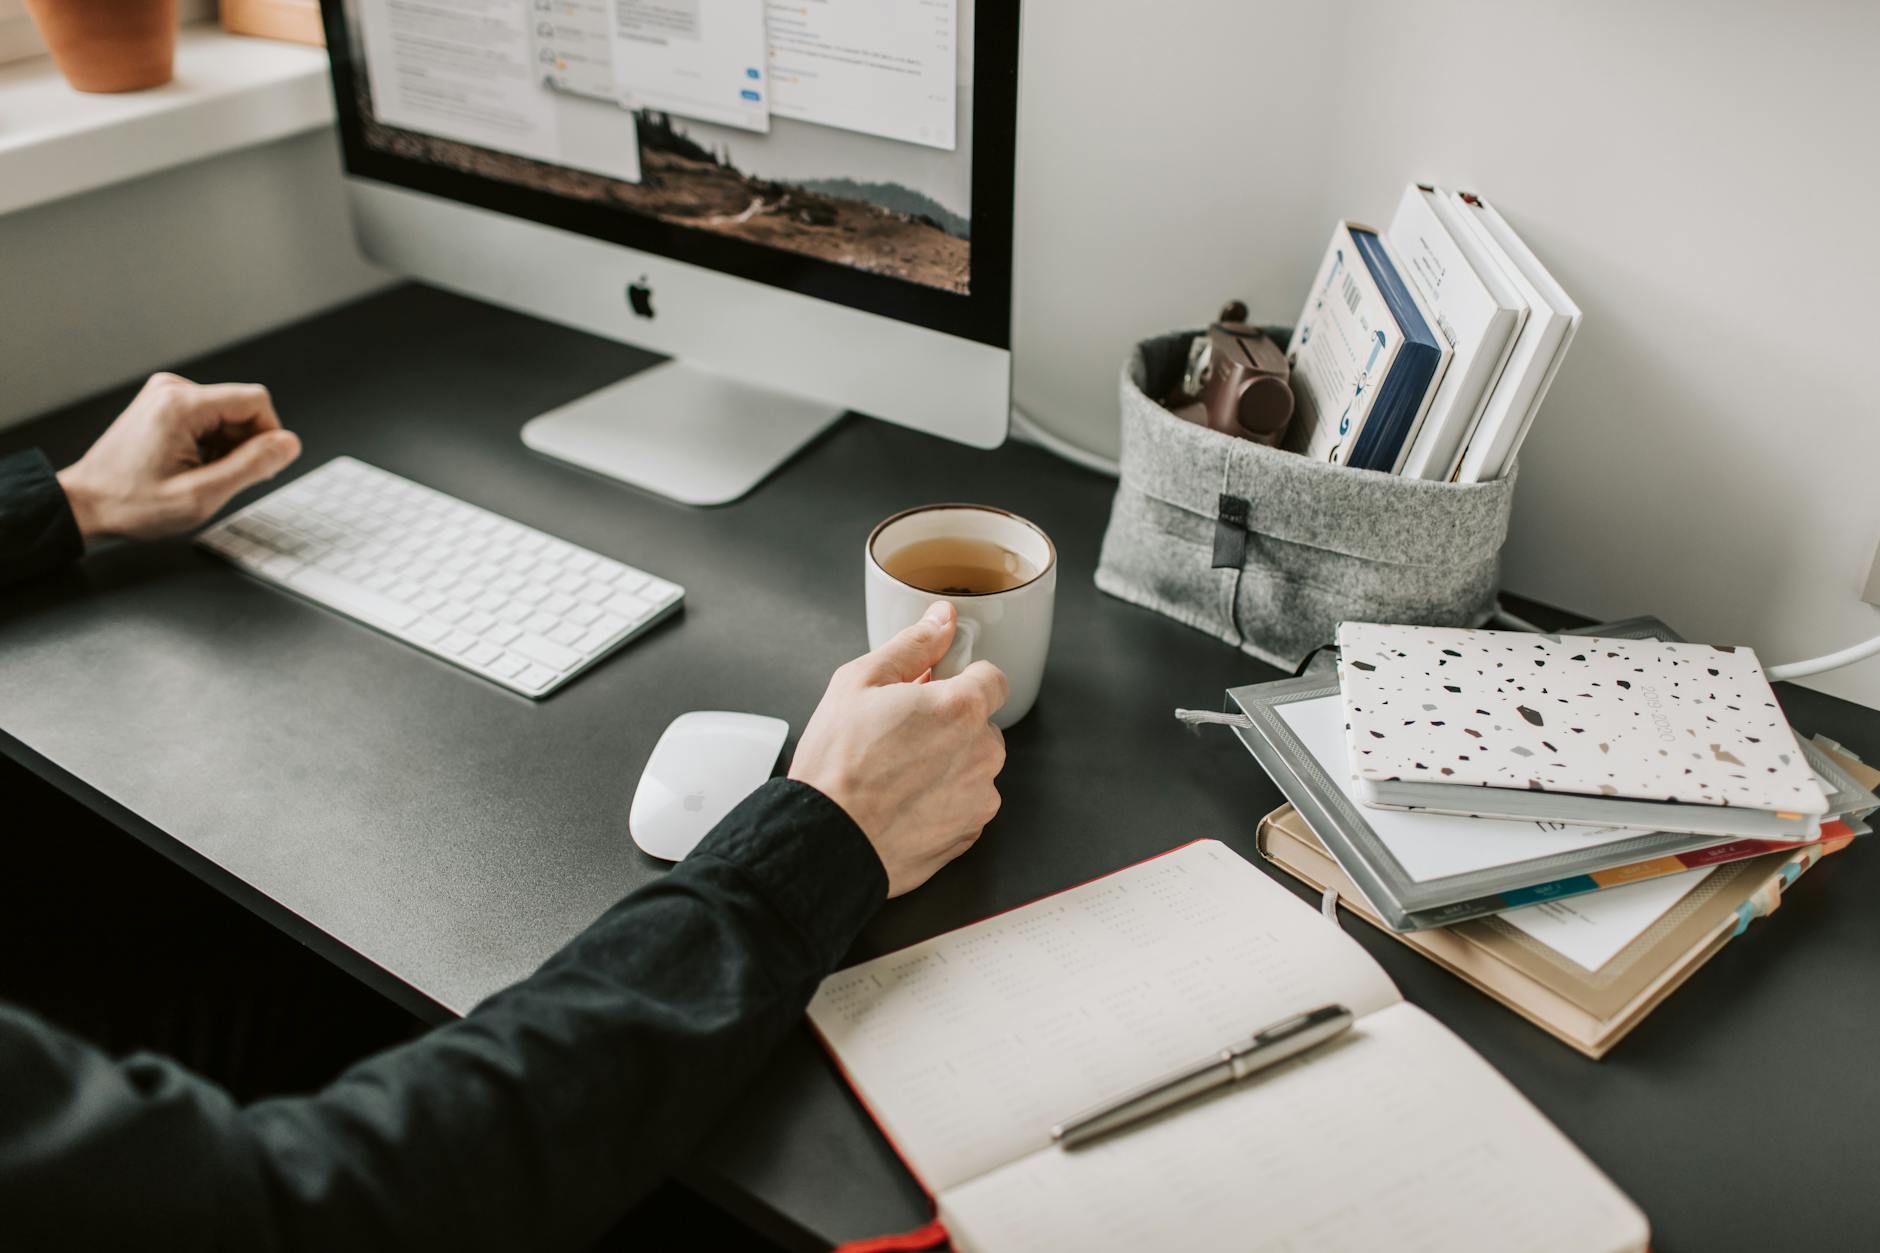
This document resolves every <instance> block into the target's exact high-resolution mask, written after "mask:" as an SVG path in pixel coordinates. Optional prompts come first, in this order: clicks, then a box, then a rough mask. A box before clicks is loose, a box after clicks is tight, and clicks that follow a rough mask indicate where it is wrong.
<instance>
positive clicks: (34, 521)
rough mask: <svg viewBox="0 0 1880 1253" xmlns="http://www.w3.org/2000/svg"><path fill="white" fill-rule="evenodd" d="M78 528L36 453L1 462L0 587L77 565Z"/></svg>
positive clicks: (81, 549) (48, 466) (60, 490)
mask: <svg viewBox="0 0 1880 1253" xmlns="http://www.w3.org/2000/svg"><path fill="white" fill-rule="evenodd" d="M84 551H85V541H84V540H83V539H81V538H80V537H79V534H78V523H77V522H76V521H74V520H73V518H72V507H71V505H70V504H69V503H68V502H67V501H66V499H65V490H64V489H63V488H61V487H60V486H59V480H58V478H57V477H56V476H55V475H54V474H53V472H52V463H51V462H49V461H47V460H46V455H45V454H44V453H42V452H40V451H39V450H38V449H32V450H30V451H27V452H16V453H14V454H13V455H12V456H10V457H0V587H5V586H6V585H7V584H9V583H17V582H19V581H20V580H21V579H30V578H32V577H33V576H34V575H39V574H44V573H46V572H47V571H49V570H54V569H57V568H58V567H60V566H62V565H65V564H67V563H68V562H73V561H77V560H78V559H79V557H80V556H81V555H82V554H83V553H84Z"/></svg>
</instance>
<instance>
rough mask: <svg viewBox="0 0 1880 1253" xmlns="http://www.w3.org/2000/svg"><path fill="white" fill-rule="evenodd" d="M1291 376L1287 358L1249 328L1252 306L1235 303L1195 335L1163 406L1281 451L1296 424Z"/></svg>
mask: <svg viewBox="0 0 1880 1253" xmlns="http://www.w3.org/2000/svg"><path fill="white" fill-rule="evenodd" d="M1291 377H1292V367H1291V366H1290V365H1288V364H1287V361H1286V354H1285V353H1284V352H1283V351H1281V349H1280V346H1279V345H1278V344H1276V343H1274V342H1273V340H1272V338H1271V337H1270V336H1268V335H1267V333H1266V332H1265V331H1263V330H1261V329H1260V328H1259V327H1257V326H1249V325H1248V324H1247V306H1246V305H1244V304H1242V303H1240V302H1239V301H1237V300H1236V301H1234V302H1233V303H1231V304H1229V305H1228V306H1227V307H1226V308H1224V309H1222V310H1221V316H1220V320H1219V321H1217V322H1215V323H1214V324H1213V325H1211V326H1209V327H1208V331H1207V334H1205V335H1201V336H1197V337H1196V339H1195V342H1194V343H1193V345H1191V346H1190V348H1189V350H1188V368H1187V369H1186V370H1185V371H1184V372H1183V374H1182V380H1181V382H1180V384H1178V385H1177V386H1176V388H1175V390H1174V391H1173V392H1171V393H1170V394H1169V396H1168V398H1167V399H1166V400H1164V401H1163V402H1162V403H1163V404H1164V405H1165V406H1167V408H1168V409H1169V411H1170V412H1171V413H1173V414H1174V415H1175V416H1176V417H1178V418H1185V419H1187V420H1188V421H1190V422H1195V423H1199V424H1200V425H1202V426H1207V427H1212V428H1213V429H1215V430H1217V431H1220V432H1222V433H1223V434H1226V435H1237V436H1239V437H1240V438H1241V439H1250V440H1252V441H1253V442H1254V443H1256V444H1265V445H1267V446H1268V447H1277V446H1278V444H1279V442H1280V440H1282V439H1284V438H1285V436H1286V426H1287V424H1288V423H1290V422H1291V421H1292V414H1293V394H1292V384H1291V382H1290V380H1291Z"/></svg>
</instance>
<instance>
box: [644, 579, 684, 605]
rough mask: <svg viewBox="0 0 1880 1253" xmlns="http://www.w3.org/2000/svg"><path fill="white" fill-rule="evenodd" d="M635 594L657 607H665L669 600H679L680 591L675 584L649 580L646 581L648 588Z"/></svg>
mask: <svg viewBox="0 0 1880 1253" xmlns="http://www.w3.org/2000/svg"><path fill="white" fill-rule="evenodd" d="M634 594H635V595H636V596H638V597H640V598H641V599H642V600H648V601H651V602H652V603H653V604H655V605H663V604H665V603H666V602H667V601H669V600H677V599H678V598H679V589H678V587H677V586H676V585H675V584H672V583H668V582H666V580H664V579H654V578H649V579H647V580H646V586H645V587H642V588H641V589H640V590H639V591H638V592H636V593H634Z"/></svg>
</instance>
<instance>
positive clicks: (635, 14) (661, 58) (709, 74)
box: [614, 0, 770, 131]
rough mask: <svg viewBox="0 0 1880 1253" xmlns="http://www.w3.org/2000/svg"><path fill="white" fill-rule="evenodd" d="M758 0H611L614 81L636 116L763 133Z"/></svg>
mask: <svg viewBox="0 0 1880 1253" xmlns="http://www.w3.org/2000/svg"><path fill="white" fill-rule="evenodd" d="M764 65H765V38H764V0H709V3H708V2H707V0H614V79H615V81H616V82H617V83H618V84H619V86H620V91H621V98H622V99H623V100H624V101H625V102H626V104H627V105H628V106H629V107H631V108H635V109H659V110H663V111H665V112H668V113H677V114H680V115H682V116H684V117H691V118H697V119H699V120H700V121H704V122H717V123H719V124H720V125H723V126H736V127H740V128H742V129H744V130H750V131H767V130H769V129H770V104H769V92H768V91H767V89H766V86H765V71H764Z"/></svg>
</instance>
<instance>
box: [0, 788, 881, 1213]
mask: <svg viewBox="0 0 1880 1253" xmlns="http://www.w3.org/2000/svg"><path fill="white" fill-rule="evenodd" d="M886 890H887V879H886V875H885V873H884V872H883V870H882V866H881V862H880V860H879V859H878V858H877V857H876V855H875V852H874V850H873V848H872V847H870V845H869V844H868V842H867V840H866V838H865V837H864V836H863V835H862V833H861V831H860V829H859V828H857V827H856V826H855V824H854V823H853V822H852V821H850V819H849V817H848V816H847V814H845V813H844V812H843V811H842V809H841V808H840V807H839V806H837V805H836V804H835V803H834V802H833V801H830V800H829V799H828V798H826V797H825V796H823V795H822V794H821V793H820V792H817V791H816V790H815V789H813V788H810V787H807V786H805V785H803V784H800V783H791V782H786V781H783V780H773V781H772V782H770V783H768V784H766V785H764V786H763V787H762V788H760V789H758V791H757V792H755V793H754V794H753V795H752V796H751V797H750V798H749V799H748V800H746V801H745V802H744V803H743V804H742V805H741V806H739V808H738V809H737V810H736V811H734V812H733V813H732V814H731V816H730V817H728V818H727V819H726V820H725V821H724V822H723V823H721V824H720V825H719V826H718V828H717V829H716V830H714V831H713V833H712V834H711V835H710V836H709V837H707V839H706V840H705V842H704V843H702V844H701V845H700V846H699V848H698V849H697V851H695V852H694V853H693V854H692V856H691V857H689V858H687V859H686V860H685V861H684V862H683V863H681V864H680V865H679V866H678V867H676V868H675V869H674V870H672V871H671V872H670V873H668V874H667V875H665V876H664V877H663V878H661V879H660V880H658V881H657V882H655V883H652V884H650V885H648V886H647V887H644V888H642V889H640V890H639V891H637V892H634V893H633V894H632V895H630V896H628V897H627V898H626V899H624V900H622V901H621V902H620V903H619V904H617V905H615V906H614V907H613V908H612V909H611V910H609V911H608V912H607V913H606V914H604V915H603V916H602V917H601V918H600V919H599V920H598V921H597V922H595V923H594V924H593V925H592V926H590V927H589V928H588V929H587V930H586V931H584V932H583V933H582V934H581V935H579V936H577V937H576V938H575V939H574V940H573V941H571V942H570V943H569V944H568V945H567V947H565V948H563V949H562V950H561V951H560V952H558V953H556V954H555V955H554V956H553V957H551V958H550V959H549V960H548V961H547V963H545V964H544V965H543V966H542V968H541V969H540V970H538V971H537V972H536V973H535V974H534V975H532V976H530V977H529V978H528V979H526V980H524V981H523V982H521V983H519V984H517V985H515V986H514V987H511V988H509V989H507V990H505V991H503V992H499V993H498V994H496V995H495V996H492V997H491V998H490V999H489V1000H487V1001H485V1002H484V1003H483V1004H481V1005H479V1006H478V1007H477V1008H476V1009H475V1010H473V1011H472V1012H471V1013H470V1015H469V1016H468V1017H466V1018H465V1019H463V1020H462V1021H460V1022H457V1023H453V1024H451V1025H449V1026H446V1027H442V1028H439V1029H438V1030H436V1031H433V1032H431V1033H430V1034H429V1035H426V1036H424V1037H421V1038H420V1039H418V1040H416V1041H414V1042H412V1043H410V1044H408V1045H405V1046H403V1047H401V1048H398V1049H395V1050H392V1051H390V1052H387V1053H383V1054H380V1055H378V1056H375V1057H371V1058H369V1059H367V1060H365V1061H363V1062H361V1063H360V1064H359V1065H357V1066H355V1067H353V1068H352V1069H351V1070H349V1071H348V1072H346V1073H345V1074H344V1075H342V1076H341V1077H340V1078H339V1079H338V1080H336V1081H335V1082H334V1083H333V1084H332V1086H330V1087H329V1088H327V1089H326V1090H325V1091H323V1092H320V1093H318V1094H316V1095H313V1096H308V1097H300V1098H288V1099H278V1100H269V1101H264V1102H261V1103H259V1104H256V1105H252V1106H249V1107H247V1108H241V1107H239V1106H237V1105H235V1104H234V1103H233V1102H232V1101H231V1100H230V1098H229V1097H228V1096H227V1094H225V1093H224V1092H223V1091H222V1090H221V1089H219V1088H217V1087H215V1086H214V1085H212V1084H210V1083H208V1082H206V1081H204V1080H203V1079H200V1078H198V1077H196V1076H194V1075H191V1074H189V1073H188V1072H186V1071H184V1070H182V1069H181V1068H179V1067H177V1066H176V1065H175V1064H173V1063H170V1062H168V1061H165V1060H164V1059H162V1058H158V1057H153V1056H148V1055H139V1056H134V1057H131V1058H129V1059H127V1060H124V1061H121V1062H114V1061H112V1060H111V1059H109V1058H107V1057H105V1056H104V1055H102V1054H101V1053H99V1052H97V1051H96V1050H94V1049H92V1048H90V1047H88V1046H86V1045H84V1044H81V1043H80V1042H78V1041H76V1040H74V1039H72V1038H71V1037H69V1036H66V1035H63V1034H61V1033H60V1032H58V1031H57V1030H55V1029H53V1028H52V1027H50V1026H48V1025H47V1024H45V1023H43V1022H41V1021H39V1020H38V1019H35V1018H33V1017H31V1016H30V1015H27V1014H23V1013H21V1012H19V1011H16V1010H11V1009H8V1008H7V1007H5V1006H0V1215H5V1218H4V1220H3V1222H4V1227H5V1230H6V1237H5V1240H4V1243H5V1244H6V1245H7V1247H8V1248H10V1249H18V1250H25V1249H36V1248H40V1247H49V1248H130V1247H163V1248H170V1247H176V1248H191V1249H199V1250H212V1249H240V1250H271V1249H339V1248H344V1249H349V1250H363V1249H401V1250H408V1249H428V1248H433V1247H449V1248H452V1249H502V1250H513V1249H524V1248H526V1249H532V1250H554V1249H566V1248H576V1247H580V1246H582V1245H584V1244H586V1243H588V1242H591V1241H592V1240H593V1239H595V1238H596V1237H597V1236H598V1235H599V1234H600V1233H601V1232H603V1231H604V1230H605V1229H606V1228H607V1226H608V1225H609V1224H610V1223H611V1222H612V1221H613V1220H614V1219H615V1218H616V1217H617V1216H618V1215H619V1214H620V1213H621V1212H622V1211H624V1209H625V1208H626V1207H627V1206H628V1205H629V1204H631V1203H632V1202H633V1201H634V1200H635V1199H637V1198H638V1197H639V1196H640V1195H641V1194H642V1193H643V1192H645V1191H646V1190H647V1189H648V1188H650V1187H651V1186H652V1185H653V1184H654V1183H656V1182H657V1181H658V1180H659V1179H660V1178H661V1177H662V1176H663V1175H665V1174H667V1173H668V1172H669V1171H670V1170H671V1169H672V1168H673V1167H674V1166H675V1165H676V1164H678V1163H679V1162H680V1161H681V1160H682V1159H683V1157H684V1155H685V1154H686V1153H687V1152H688V1151H689V1150H690V1149H691V1148H692V1147H693V1146H694V1145H695V1144H696V1143H697V1142H698V1140H699V1139H700V1138H701V1137H702V1136H703V1135H704V1133H705V1132H706V1131H707V1130H708V1129H709V1128H710V1126H711V1125H712V1123H713V1121H714V1120H715V1119H716V1118H717V1117H718V1116H719V1114H720V1113H721V1112H722V1111H723V1110H725V1109H726V1108H727V1107H728V1105H729V1104H730V1102H731V1101H732V1100H733V1099H735V1097H736V1096H737V1095H738V1093H739V1091H740V1089H742V1088H743V1087H744V1086H745V1084H746V1083H747V1082H748V1081H749V1080H750V1079H751V1078H752V1076H753V1075H755V1074H756V1073H757V1071H758V1069H759V1068H760V1067H761V1066H763V1064H764V1062H765V1060H766V1059H767V1057H768V1056H769V1054H770V1052H771V1050H772V1047H773V1046H774V1045H775V1044H776V1042H777V1041H778V1040H779V1039H780V1038H781V1037H782V1036H783V1035H784V1033H785V1032H787V1031H789V1030H790V1029H792V1028H793V1027H794V1026H795V1025H796V1024H797V1023H798V1022H800V1021H801V1019H802V1015H803V1011H804V1009H805V1007H806V1006H807V1005H808V1003H809V998H810V996H811V995H812V993H813V992H814V991H815V988H816V985H817V984H818V982H819V981H820V980H821V979H822V978H823V976H824V975H826V974H827V973H828V972H829V971H830V970H832V969H834V967H835V964H836V963H837V962H838V961H839V960H840V959H841V956H842V954H843V953H844V952H845V951H846V950H847V948H848V946H849V944H850V943H851V942H852V941H853V939H854V937H855V935H856V934H857V932H858V931H859V930H860V928H861V926H862V924H863V923H864V922H865V921H866V920H867V919H868V917H869V916H870V915H871V914H872V913H873V912H874V910H875V909H876V907H877V906H878V905H879V904H880V902H881V900H882V898H883V896H884V894H885V892H886ZM492 925H500V920H492ZM22 1237H23V1239H22Z"/></svg>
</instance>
